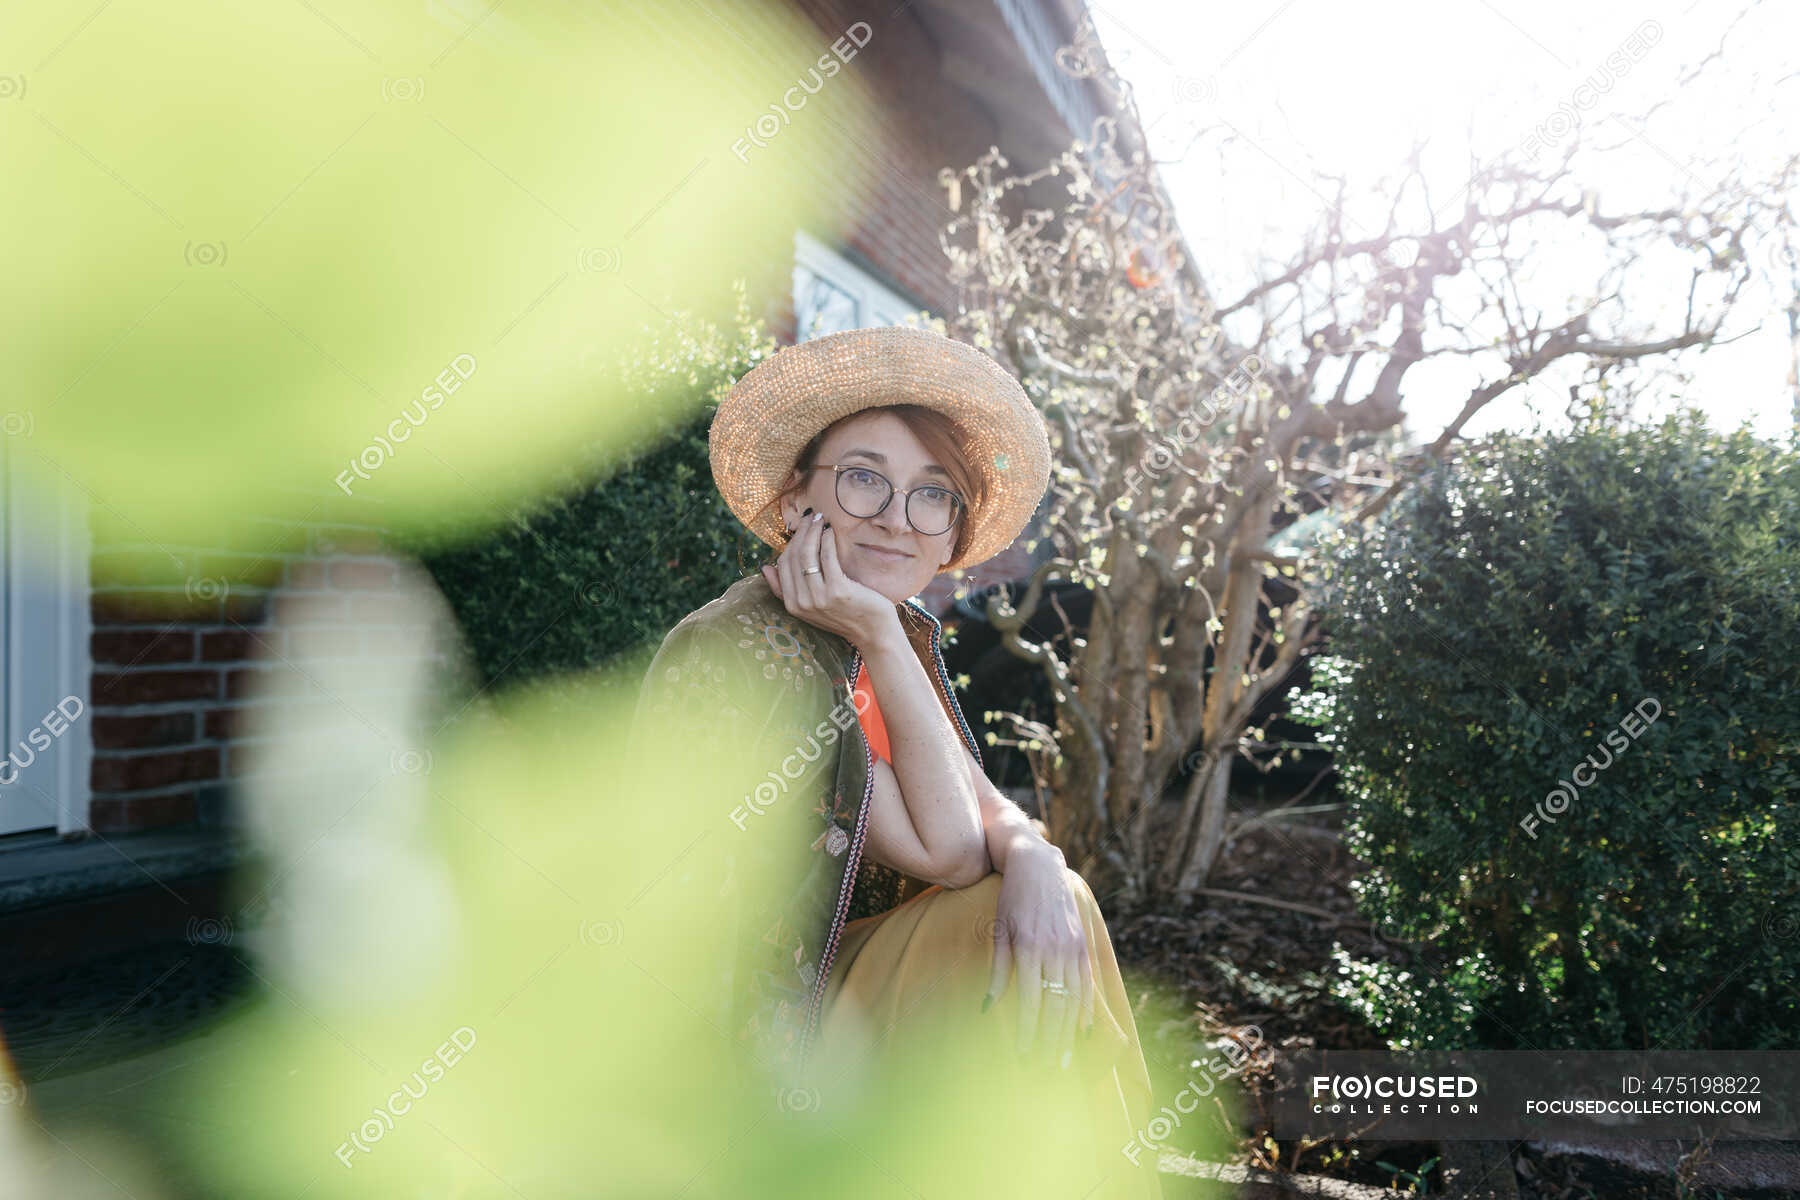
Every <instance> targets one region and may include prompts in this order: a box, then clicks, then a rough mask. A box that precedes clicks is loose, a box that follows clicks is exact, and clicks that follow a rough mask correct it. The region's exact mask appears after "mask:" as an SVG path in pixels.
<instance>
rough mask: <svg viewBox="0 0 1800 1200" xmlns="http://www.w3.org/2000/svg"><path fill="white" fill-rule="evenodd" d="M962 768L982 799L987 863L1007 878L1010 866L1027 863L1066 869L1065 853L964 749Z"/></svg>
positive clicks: (967, 749)
mask: <svg viewBox="0 0 1800 1200" xmlns="http://www.w3.org/2000/svg"><path fill="white" fill-rule="evenodd" d="M962 752H963V764H964V765H965V766H966V767H967V768H968V771H969V778H970V779H971V780H972V781H973V782H974V784H975V791H976V794H977V795H978V796H979V797H980V804H981V828H982V832H983V834H984V835H985V837H986V839H987V854H988V861H989V862H990V863H992V864H993V869H994V870H996V871H998V872H1000V874H1002V875H1004V874H1006V872H1007V867H1008V864H1012V866H1013V867H1015V868H1016V867H1017V866H1018V865H1019V864H1021V863H1022V862H1024V861H1025V860H1026V859H1028V858H1029V859H1039V860H1042V861H1043V862H1044V863H1053V864H1055V865H1056V866H1058V867H1061V866H1063V865H1065V863H1064V859H1063V852H1062V851H1061V850H1060V849H1058V848H1057V846H1056V845H1055V844H1054V843H1053V842H1050V841H1048V840H1046V839H1045V838H1044V836H1043V835H1042V834H1040V833H1039V832H1038V831H1037V828H1036V827H1035V826H1033V825H1032V823H1031V818H1030V817H1028V816H1026V815H1025V810H1024V809H1022V808H1020V807H1019V806H1018V805H1017V804H1014V803H1013V802H1012V801H1011V800H1009V799H1008V798H1007V797H1006V795H1005V794H1004V793H1003V792H1001V790H1000V789H999V788H997V787H995V786H994V781H993V780H991V779H989V778H988V777H987V776H986V775H985V774H983V773H982V770H981V764H980V763H978V762H976V761H975V756H974V755H973V754H970V753H969V748H968V746H966V745H965V746H963V748H962Z"/></svg>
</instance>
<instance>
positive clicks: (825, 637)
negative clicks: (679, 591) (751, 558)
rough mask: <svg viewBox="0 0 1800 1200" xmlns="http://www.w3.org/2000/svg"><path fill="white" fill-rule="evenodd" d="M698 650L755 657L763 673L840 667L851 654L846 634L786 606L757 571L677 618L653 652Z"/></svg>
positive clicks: (745, 658) (673, 654) (741, 658)
mask: <svg viewBox="0 0 1800 1200" xmlns="http://www.w3.org/2000/svg"><path fill="white" fill-rule="evenodd" d="M702 651H708V652H710V653H711V654H713V655H719V654H725V655H729V656H731V657H733V658H737V659H738V660H739V661H740V662H743V663H745V664H746V665H749V664H751V663H754V667H755V673H757V674H760V675H764V676H765V677H775V676H778V675H782V676H790V677H791V676H794V675H795V674H796V673H797V672H798V673H801V674H804V675H807V676H811V675H814V674H815V673H823V674H827V675H828V674H830V673H831V672H834V671H835V672H839V673H842V671H843V670H844V668H845V667H846V666H847V665H848V662H849V657H850V656H849V645H848V643H846V642H845V641H844V639H842V638H840V637H838V636H837V635H835V634H832V633H829V632H827V631H826V630H823V629H820V628H819V627H818V626H816V625H812V624H809V623H808V622H806V621H802V620H800V619H799V618H798V617H796V616H794V615H793V614H792V613H790V612H788V611H787V607H786V606H785V605H783V604H782V602H781V599H780V598H779V597H778V596H776V595H775V592H774V589H772V588H771V587H770V586H769V581H768V580H766V579H764V578H763V576H762V573H761V572H760V571H757V572H753V573H751V574H749V575H746V576H744V577H743V578H742V579H739V580H737V581H736V582H735V583H733V584H732V585H731V586H730V587H728V588H726V589H725V591H724V592H723V593H722V594H720V595H719V596H717V597H716V598H714V599H712V600H709V601H707V602H706V603H705V604H703V605H701V606H700V607H699V608H697V609H695V610H694V611H693V612H691V613H689V614H687V616H685V617H683V618H681V620H679V621H677V622H676V623H675V625H674V627H673V628H671V629H670V630H669V632H668V634H667V635H665V636H664V638H663V642H662V646H661V648H660V649H659V650H658V652H657V655H658V657H659V658H665V659H667V658H675V657H679V656H685V655H690V654H693V653H695V652H702ZM782 668H787V670H785V671H784V670H783V669H782Z"/></svg>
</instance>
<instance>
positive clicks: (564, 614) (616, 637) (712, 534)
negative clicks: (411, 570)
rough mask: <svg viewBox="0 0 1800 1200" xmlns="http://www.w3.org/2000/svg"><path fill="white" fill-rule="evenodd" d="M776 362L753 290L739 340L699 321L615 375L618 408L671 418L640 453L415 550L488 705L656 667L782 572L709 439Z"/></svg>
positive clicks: (601, 452) (408, 544)
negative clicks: (485, 527) (695, 629)
mask: <svg viewBox="0 0 1800 1200" xmlns="http://www.w3.org/2000/svg"><path fill="white" fill-rule="evenodd" d="M775 349H776V343H775V341H774V339H773V338H772V337H771V336H769V335H768V333H767V332H766V330H764V328H763V327H762V325H761V323H760V322H757V321H753V320H752V319H751V317H750V315H749V312H748V307H747V305H746V304H745V303H744V297H743V289H742V288H741V287H740V288H739V311H738V319H737V323H736V327H735V328H733V329H730V330H720V329H718V328H716V327H714V326H711V325H709V324H706V323H704V322H700V321H695V320H691V319H688V320H683V321H681V322H679V323H678V325H677V326H676V328H675V331H674V332H671V333H669V334H666V335H663V336H661V337H658V338H654V339H647V340H646V342H645V343H644V345H643V347H642V348H641V349H640V350H639V351H638V352H637V353H636V354H635V355H634V356H632V357H630V358H628V359H626V360H625V361H623V362H621V363H619V364H615V365H613V366H612V367H610V368H607V371H608V375H607V381H608V382H607V384H606V387H607V389H608V394H612V395H623V396H625V397H627V400H626V401H625V402H626V403H635V404H639V405H642V406H644V411H645V412H647V413H650V414H658V415H655V416H652V417H651V432H650V433H649V434H647V435H646V436H644V437H643V438H641V439H639V440H638V441H637V442H636V444H635V445H633V446H629V447H624V448H619V447H596V448H593V451H592V453H590V454H588V455H587V456H586V457H585V458H584V459H583V460H582V461H584V462H588V463H591V464H593V465H592V466H591V467H588V468H580V467H577V468H572V469H571V470H570V472H569V473H568V474H569V477H568V478H567V479H565V480H564V481H561V482H559V483H558V484H557V485H556V486H555V487H554V488H553V489H551V490H553V491H554V493H555V494H553V495H550V496H548V497H546V498H545V499H543V500H542V501H541V502H540V503H538V504H537V505H535V506H534V508H533V509H532V511H530V512H520V513H515V514H511V519H510V520H508V521H507V523H505V524H503V525H500V526H498V527H497V528H494V529H492V530H490V531H488V532H487V533H486V534H485V535H484V536H480V537H476V538H473V539H469V538H462V539H460V540H455V541H452V540H451V539H449V538H446V537H443V536H432V535H426V534H419V535H415V536H413V537H411V538H409V539H407V540H406V541H404V542H403V543H402V548H403V549H406V550H408V551H410V552H411V553H413V554H414V555H416V556H417V557H418V558H419V560H420V561H421V562H422V563H423V564H424V565H425V567H426V568H427V570H429V571H430V572H431V574H432V576H433V578H434V579H435V580H436V582H437V584H438V586H439V587H440V588H441V589H442V590H443V593H444V595H445V597H446V599H447V600H448V602H449V604H450V607H451V609H452V611H453V612H454V613H455V615H456V619H457V622H458V624H459V625H460V626H461V629H462V631H463V634H464V636H465V637H466V638H467V639H468V646H469V650H470V652H471V654H472V657H473V659H474V666H475V669H476V672H477V675H478V678H477V680H476V682H477V683H478V684H479V685H480V687H481V688H482V689H483V690H486V689H488V688H506V687H513V686H517V685H520V684H524V683H527V682H534V681H538V680H541V679H544V678H548V677H570V678H578V677H579V675H580V674H581V673H582V672H584V671H585V670H587V669H588V668H592V667H594V666H598V665H601V664H603V663H606V662H608V660H614V659H618V660H619V661H625V659H624V658H622V657H621V656H632V655H638V654H641V655H642V656H643V657H644V659H645V660H646V661H647V659H648V655H649V653H650V652H652V651H654V649H655V647H656V645H657V644H658V643H659V642H660V641H661V640H662V637H663V635H664V634H665V633H666V632H667V631H668V630H669V628H670V627H671V626H673V625H674V624H675V622H676V621H679V620H680V619H681V618H682V617H684V616H686V615H687V614H688V613H690V612H692V611H693V610H694V609H696V608H698V607H700V606H701V605H702V604H705V603H706V602H707V601H709V600H712V599H714V598H715V597H717V596H718V595H719V594H720V593H721V592H723V591H724V590H725V589H726V588H727V587H729V586H730V585H731V584H732V583H733V582H734V581H736V580H737V579H739V578H742V577H743V576H744V575H747V574H749V573H750V572H751V571H753V570H755V569H756V567H757V565H758V564H760V563H761V562H763V561H766V560H765V557H764V554H765V552H766V550H767V547H765V546H764V545H763V543H762V542H761V541H759V540H757V539H756V538H755V537H754V536H752V535H751V534H750V533H749V532H748V531H746V530H745V529H744V527H743V526H742V525H741V524H739V523H738V521H737V519H736V518H735V517H733V516H732V514H731V510H730V509H729V508H727V507H726V506H725V502H724V500H723V499H721V498H720V496H719V494H718V489H717V488H715V487H714V486H713V481H712V469H711V467H710V465H709V462H708V458H707V429H708V428H709V426H710V425H711V423H712V416H713V413H714V411H715V410H716V409H717V407H718V402H719V400H720V399H721V398H722V397H723V395H724V392H725V391H726V390H727V389H728V388H729V387H730V386H731V384H732V383H733V382H735V381H736V380H737V379H738V378H739V377H740V376H742V375H743V374H744V372H746V371H748V370H749V369H750V368H751V367H753V366H755V365H756V364H757V363H758V362H761V361H762V360H763V359H764V358H766V357H768V356H769V355H771V354H773V353H774V352H775ZM597 390H599V389H598V386H597ZM661 414H667V415H666V416H662V415H661Z"/></svg>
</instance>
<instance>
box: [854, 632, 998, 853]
mask: <svg viewBox="0 0 1800 1200" xmlns="http://www.w3.org/2000/svg"><path fill="white" fill-rule="evenodd" d="M858 648H859V649H860V650H862V653H863V658H864V660H865V661H866V662H867V664H868V669H869V676H870V681H871V683H873V685H874V688H875V700H876V703H878V704H879V705H880V706H881V716H882V720H883V721H884V722H885V723H886V725H887V734H888V747H889V752H890V755H891V757H892V759H893V764H894V774H895V776H896V777H897V778H898V779H899V781H900V793H901V795H902V797H903V798H904V800H905V803H906V811H907V815H908V816H909V817H910V818H911V819H912V824H913V829H914V830H915V831H916V832H917V833H918V835H919V841H920V843H921V844H922V845H923V846H924V847H925V848H926V850H927V851H928V852H929V853H930V854H931V857H932V859H933V860H934V861H936V862H937V863H939V864H940V865H941V866H942V868H943V869H942V871H941V874H942V875H944V876H946V877H952V878H954V877H958V876H964V877H974V876H975V873H976V871H977V869H978V868H985V867H986V865H987V862H988V851H987V844H986V835H985V834H984V832H983V829H982V818H981V809H980V804H979V797H978V795H977V794H976V790H975V785H974V783H973V781H972V780H970V778H969V772H968V769H967V768H966V767H965V766H964V764H963V755H964V754H965V753H966V750H965V748H964V747H963V744H962V743H961V742H960V741H959V740H958V738H957V734H956V731H955V730H954V729H952V728H951V726H950V722H949V720H948V718H946V717H945V715H944V709H943V705H942V704H940V703H939V702H938V696H937V691H936V689H935V688H933V687H932V685H931V680H930V679H929V678H928V677H927V676H926V674H925V666H924V664H923V663H921V662H920V661H919V658H918V655H917V654H915V653H914V652H913V649H912V645H911V643H909V642H908V641H907V639H906V631H905V630H904V629H902V628H901V626H900V618H899V615H898V614H896V615H895V617H894V623H893V627H892V629H891V631H890V632H889V633H888V634H887V635H885V636H883V637H881V638H879V639H876V640H874V641H873V642H871V644H869V645H867V646H860V647H858Z"/></svg>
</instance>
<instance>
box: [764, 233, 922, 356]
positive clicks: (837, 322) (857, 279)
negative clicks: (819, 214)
mask: <svg viewBox="0 0 1800 1200" xmlns="http://www.w3.org/2000/svg"><path fill="white" fill-rule="evenodd" d="M923 307H924V305H922V304H915V303H913V302H912V301H910V300H908V299H907V298H906V297H905V296H903V295H901V294H900V293H899V292H896V291H894V290H893V289H891V288H888V287H884V286H883V285H882V284H881V283H879V282H877V280H876V279H875V277H874V276H873V275H871V274H869V273H868V272H867V271H865V270H863V269H862V268H861V267H859V266H857V265H856V264H855V263H853V262H851V261H850V260H849V259H847V258H845V257H844V256H843V255H841V254H839V253H838V252H837V251H835V250H833V249H831V248H830V247H828V246H827V245H825V243H824V242H821V241H820V240H819V239H818V238H815V237H813V236H812V235H811V234H809V233H807V232H806V231H805V230H797V231H795V233H794V340H795V341H800V342H804V341H807V340H809V339H811V338H815V337H818V336H819V335H820V334H825V333H837V332H838V331H839V330H843V329H864V328H867V327H869V326H871V325H899V324H901V323H902V321H903V320H904V318H905V317H906V316H908V315H909V314H911V313H916V312H918V311H919V310H920V309H922V308H923ZM815 321H816V322H817V327H816V328H815V327H814V322H815Z"/></svg>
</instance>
